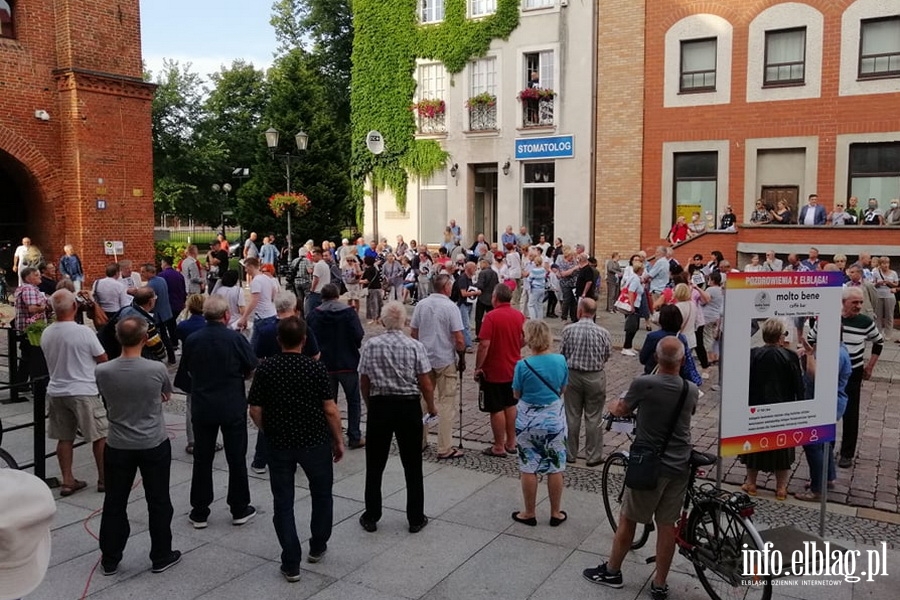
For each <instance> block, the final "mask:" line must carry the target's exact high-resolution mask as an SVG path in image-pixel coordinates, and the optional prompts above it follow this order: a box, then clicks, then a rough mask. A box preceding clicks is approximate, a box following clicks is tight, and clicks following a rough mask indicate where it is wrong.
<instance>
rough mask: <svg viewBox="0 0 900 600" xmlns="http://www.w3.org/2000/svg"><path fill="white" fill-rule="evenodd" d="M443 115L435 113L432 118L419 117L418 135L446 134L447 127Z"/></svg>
mask: <svg viewBox="0 0 900 600" xmlns="http://www.w3.org/2000/svg"><path fill="white" fill-rule="evenodd" d="M444 116H445V115H444V113H436V114H435V115H433V116H430V117H428V116H425V115H419V133H426V134H429V133H446V132H447V125H446V123H445V119H444Z"/></svg>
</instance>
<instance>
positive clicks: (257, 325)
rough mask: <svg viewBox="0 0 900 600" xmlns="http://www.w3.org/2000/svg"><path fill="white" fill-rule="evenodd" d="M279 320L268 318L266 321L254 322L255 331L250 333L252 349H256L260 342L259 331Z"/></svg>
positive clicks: (257, 320) (258, 320)
mask: <svg viewBox="0 0 900 600" xmlns="http://www.w3.org/2000/svg"><path fill="white" fill-rule="evenodd" d="M277 320H278V317H277V316H275V317H266V318H264V319H256V320H255V321H253V331H252V332H251V333H250V347H251V348H254V349H255V348H256V344H257V343H258V342H259V330H260V328H261V327H264V326H267V325H268V324H269V323H274V322H276V321H277Z"/></svg>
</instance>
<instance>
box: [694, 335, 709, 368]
mask: <svg viewBox="0 0 900 600" xmlns="http://www.w3.org/2000/svg"><path fill="white" fill-rule="evenodd" d="M705 328H706V325H701V326H700V327H698V328H697V333H696V336H697V347H696V348H695V350H696V351H697V359H698V360H699V361H700V366H701V367H703V368H704V369H708V368H709V355H708V354H707V353H706V334H705Z"/></svg>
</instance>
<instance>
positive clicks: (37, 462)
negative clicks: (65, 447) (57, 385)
mask: <svg viewBox="0 0 900 600" xmlns="http://www.w3.org/2000/svg"><path fill="white" fill-rule="evenodd" d="M32 385H34V383H33V384H32ZM35 387H36V386H35ZM46 402H47V394H46V393H43V394H40V393H38V391H37V390H35V393H34V475H35V477H37V478H39V479H41V480H44V481H45V480H46V478H47V449H46V442H45V441H44V440H45V439H46V435H47V434H46V432H47V421H46V419H47V417H46V415H47V410H46V409H47V407H46ZM51 487H53V486H51Z"/></svg>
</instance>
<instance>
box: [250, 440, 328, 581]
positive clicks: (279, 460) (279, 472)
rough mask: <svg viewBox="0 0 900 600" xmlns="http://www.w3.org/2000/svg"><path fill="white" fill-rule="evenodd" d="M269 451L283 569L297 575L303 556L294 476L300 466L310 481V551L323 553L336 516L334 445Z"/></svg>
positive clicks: (270, 473) (270, 449)
mask: <svg viewBox="0 0 900 600" xmlns="http://www.w3.org/2000/svg"><path fill="white" fill-rule="evenodd" d="M260 433H261V432H260ZM268 450H269V485H270V486H271V488H272V502H273V505H274V514H273V516H272V524H273V525H274V526H275V534H276V535H277V536H278V543H279V544H281V568H282V569H284V570H285V571H287V572H294V571H296V570H297V569H299V568H300V558H301V556H302V552H301V550H300V538H299V537H297V523H296V521H295V518H294V474H295V473H296V471H297V465H298V464H299V465H300V468H301V469H303V472H304V473H305V474H306V478H307V479H308V480H309V493H310V498H311V499H312V512H311V513H310V522H309V529H310V532H311V533H312V537H311V538H310V540H309V551H310V552H312V553H320V552H322V551H324V550H325V549H326V548H327V547H328V540H329V539H330V538H331V522H332V519H333V513H334V498H333V497H332V495H331V486H332V484H333V483H334V466H333V463H332V462H331V444H322V445H320V446H314V447H312V448H298V449H291V450H282V449H280V448H273V447H272V446H269V449H268Z"/></svg>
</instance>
